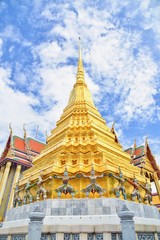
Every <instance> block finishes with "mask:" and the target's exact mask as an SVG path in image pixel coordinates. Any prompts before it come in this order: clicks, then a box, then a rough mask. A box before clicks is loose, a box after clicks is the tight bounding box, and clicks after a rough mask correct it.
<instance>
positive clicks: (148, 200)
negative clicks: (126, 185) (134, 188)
mask: <svg viewBox="0 0 160 240" xmlns="http://www.w3.org/2000/svg"><path fill="white" fill-rule="evenodd" d="M140 186H141V187H142V188H143V189H144V190H145V192H146V193H145V196H144V202H145V203H149V204H152V188H151V185H150V184H149V183H148V182H147V179H146V184H145V186H143V185H140Z"/></svg>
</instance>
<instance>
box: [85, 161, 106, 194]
mask: <svg viewBox="0 0 160 240" xmlns="http://www.w3.org/2000/svg"><path fill="white" fill-rule="evenodd" d="M82 176H83V177H85V178H89V179H90V184H89V185H88V186H87V187H86V188H84V189H82V192H84V193H85V194H86V197H88V196H89V194H90V193H91V192H92V193H93V194H94V193H95V192H97V193H98V194H99V195H100V196H102V195H103V193H104V192H105V191H106V190H105V189H103V188H102V187H101V186H100V185H98V184H97V183H96V180H97V178H102V177H104V176H106V174H105V173H104V174H102V175H101V176H96V175H95V171H94V168H93V166H92V170H91V175H90V176H86V175H84V174H82Z"/></svg>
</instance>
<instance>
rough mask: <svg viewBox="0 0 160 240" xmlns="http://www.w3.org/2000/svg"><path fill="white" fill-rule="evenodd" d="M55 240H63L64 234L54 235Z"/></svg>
mask: <svg viewBox="0 0 160 240" xmlns="http://www.w3.org/2000/svg"><path fill="white" fill-rule="evenodd" d="M56 240H64V233H56Z"/></svg>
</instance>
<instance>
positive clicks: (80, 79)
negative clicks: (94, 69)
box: [77, 37, 85, 83]
mask: <svg viewBox="0 0 160 240" xmlns="http://www.w3.org/2000/svg"><path fill="white" fill-rule="evenodd" d="M79 82H83V83H85V80H84V67H83V61H82V49H81V39H80V37H79V59H78V69H77V83H79Z"/></svg>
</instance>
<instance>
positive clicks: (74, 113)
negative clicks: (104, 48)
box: [15, 47, 151, 204]
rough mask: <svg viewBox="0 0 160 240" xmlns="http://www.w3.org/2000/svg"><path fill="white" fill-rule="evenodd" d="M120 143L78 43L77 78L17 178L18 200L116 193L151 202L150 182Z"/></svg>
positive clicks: (125, 197)
mask: <svg viewBox="0 0 160 240" xmlns="http://www.w3.org/2000/svg"><path fill="white" fill-rule="evenodd" d="M130 162H131V156H130V154H129V153H127V152H125V151H124V150H123V148H122V146H121V145H120V143H119V141H118V138H117V135H116V133H115V130H114V125H113V126H112V128H111V129H110V128H109V127H108V126H107V125H106V122H105V120H104V119H103V117H102V116H101V114H100V113H99V111H98V109H97V108H96V107H95V105H94V102H93V99H92V95H91V92H90V90H89V89H88V87H87V84H86V81H85V76H84V67H83V61H82V53H81V47H79V60H78V69H77V76H76V82H75V84H74V86H73V89H72V91H71V93H70V97H69V101H68V104H67V106H66V107H65V109H64V110H63V113H62V115H61V117H60V119H59V121H58V122H57V124H56V127H55V128H54V129H53V130H52V131H51V135H50V136H49V137H48V138H47V145H46V146H45V148H44V149H43V150H42V152H41V153H40V154H39V155H38V156H36V158H35V159H34V161H33V167H31V168H30V169H28V170H27V171H25V172H24V175H23V178H22V179H20V180H19V183H18V187H17V189H18V190H17V193H16V194H17V195H16V194H15V200H16V198H18V197H19V198H20V199H21V202H22V204H23V203H24V204H26V203H29V202H32V201H36V200H41V199H46V198H52V199H53V198H57V197H58V198H72V197H74V198H85V197H89V198H99V197H105V198H106V197H107V198H108V197H117V198H122V199H128V200H132V201H137V202H144V203H148V202H149V203H151V189H150V182H149V181H147V180H146V178H145V176H144V175H143V174H142V171H141V169H140V168H138V167H136V166H134V165H131V164H130Z"/></svg>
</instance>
